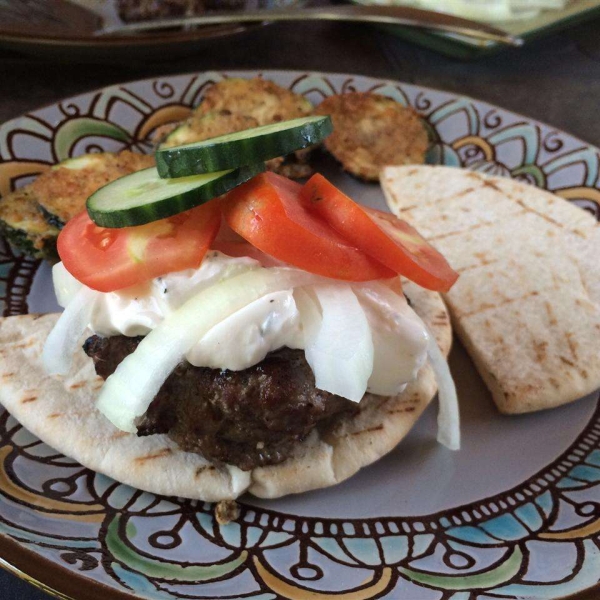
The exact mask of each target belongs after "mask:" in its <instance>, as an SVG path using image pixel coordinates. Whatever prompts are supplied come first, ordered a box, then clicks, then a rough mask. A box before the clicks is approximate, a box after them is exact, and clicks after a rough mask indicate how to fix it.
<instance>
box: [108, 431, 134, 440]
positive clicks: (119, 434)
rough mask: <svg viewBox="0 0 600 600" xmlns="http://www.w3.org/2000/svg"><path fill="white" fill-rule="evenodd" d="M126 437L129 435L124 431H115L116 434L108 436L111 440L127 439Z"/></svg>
mask: <svg viewBox="0 0 600 600" xmlns="http://www.w3.org/2000/svg"><path fill="white" fill-rule="evenodd" d="M128 435H129V433H127V432H126V431H117V433H113V434H112V435H111V436H110V439H111V440H118V439H120V438H123V437H127V436H128Z"/></svg>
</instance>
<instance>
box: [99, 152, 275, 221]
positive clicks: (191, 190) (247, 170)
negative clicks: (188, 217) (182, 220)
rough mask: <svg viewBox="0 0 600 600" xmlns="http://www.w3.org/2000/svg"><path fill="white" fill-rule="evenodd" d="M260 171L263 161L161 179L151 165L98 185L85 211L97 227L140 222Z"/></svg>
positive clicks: (211, 194)
mask: <svg viewBox="0 0 600 600" xmlns="http://www.w3.org/2000/svg"><path fill="white" fill-rule="evenodd" d="M264 170H265V166H264V164H262V163H258V164H253V165H248V166H245V167H241V168H240V169H229V170H224V171H219V172H217V173H208V174H205V175H194V176H192V177H182V178H180V179H162V178H161V177H159V176H158V171H157V170H156V168H155V167H151V168H150V169H144V170H142V171H137V172H136V173H132V174H131V175H125V177H121V178H119V179H116V180H115V181H113V182H112V183H109V184H107V185H105V186H104V187H101V188H100V189H99V190H98V191H97V192H95V193H93V194H92V195H91V196H90V197H89V198H88V200H87V211H88V214H89V215H90V217H91V219H92V220H93V221H94V222H95V223H96V224H97V225H100V226H101V227H130V226H132V225H144V224H145V223H150V222H152V221H158V220H159V219H165V218H166V217H171V216H173V215H176V214H178V213H181V212H183V211H185V210H189V209H190V208H194V207H195V206H198V205H200V204H203V203H204V202H208V201H209V200H211V199H212V198H216V197H217V196H221V195H222V194H225V193H226V192H228V191H229V190H231V189H233V188H234V187H236V186H238V185H240V184H242V183H244V182H245V181H248V179H251V178H252V177H254V176H255V175H258V174H259V173H262V172H263V171H264Z"/></svg>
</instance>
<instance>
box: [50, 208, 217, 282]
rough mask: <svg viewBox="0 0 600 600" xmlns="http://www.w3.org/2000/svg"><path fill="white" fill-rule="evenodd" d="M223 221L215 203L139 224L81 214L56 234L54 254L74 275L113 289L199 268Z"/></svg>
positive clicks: (80, 279)
mask: <svg viewBox="0 0 600 600" xmlns="http://www.w3.org/2000/svg"><path fill="white" fill-rule="evenodd" d="M220 224H221V210H220V206H219V203H218V202H208V203H206V204H203V205H201V206H198V207H197V208H193V209H192V210H188V211H186V212H183V213H181V214H178V215H175V216H173V217H169V218H168V219H162V220H160V221H155V222H154V223H148V224H147V225H140V226H139V227H123V228H121V229H109V228H106V227H98V226H97V225H95V224H94V223H93V221H92V220H91V219H90V218H89V216H88V214H87V212H85V211H84V212H82V213H80V214H79V215H77V216H76V217H75V218H73V219H71V220H70V221H69V222H68V223H67V225H65V228H64V229H63V230H62V231H61V233H60V235H59V236H58V254H59V256H60V258H61V260H62V261H63V264H64V265H65V268H66V269H67V271H69V273H71V275H73V276H74V277H75V278H76V279H78V280H79V281H81V283H84V284H85V285H87V286H88V287H90V288H92V289H94V290H98V291H99V292H114V291H115V290H120V289H123V288H126V287H130V286H132V285H136V284H138V283H142V282H144V281H148V280H150V279H154V278H155V277H159V276H160V275H165V274H167V273H171V272H173V271H182V270H183V269H190V268H197V267H199V266H200V263H201V262H202V259H203V258H204V255H205V254H206V251H207V250H208V248H209V247H210V245H211V243H212V241H213V240H214V239H215V236H216V235H217V232H218V231H219V226H220Z"/></svg>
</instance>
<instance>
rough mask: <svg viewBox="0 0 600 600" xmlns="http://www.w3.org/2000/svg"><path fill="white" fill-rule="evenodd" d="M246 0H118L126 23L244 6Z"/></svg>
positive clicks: (118, 7) (194, 14)
mask: <svg viewBox="0 0 600 600" xmlns="http://www.w3.org/2000/svg"><path fill="white" fill-rule="evenodd" d="M245 4H246V0H160V1H155V0H117V2H116V6H117V11H118V13H119V17H120V18H121V19H122V20H123V21H124V22H125V23H136V22H138V21H148V20H150V19H168V18H175V17H191V16H196V15H201V14H203V13H205V12H206V11H207V10H215V9H216V10H233V9H241V8H244V5H245Z"/></svg>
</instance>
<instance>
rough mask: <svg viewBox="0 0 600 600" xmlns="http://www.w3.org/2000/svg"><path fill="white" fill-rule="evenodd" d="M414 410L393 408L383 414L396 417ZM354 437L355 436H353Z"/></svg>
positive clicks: (407, 407)
mask: <svg viewBox="0 0 600 600" xmlns="http://www.w3.org/2000/svg"><path fill="white" fill-rule="evenodd" d="M415 410H416V408H415V407H414V406H406V407H404V408H393V409H391V410H386V411H385V412H386V413H387V414H388V415H397V414H401V413H410V412H414V411H415ZM353 435H355V434H353Z"/></svg>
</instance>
